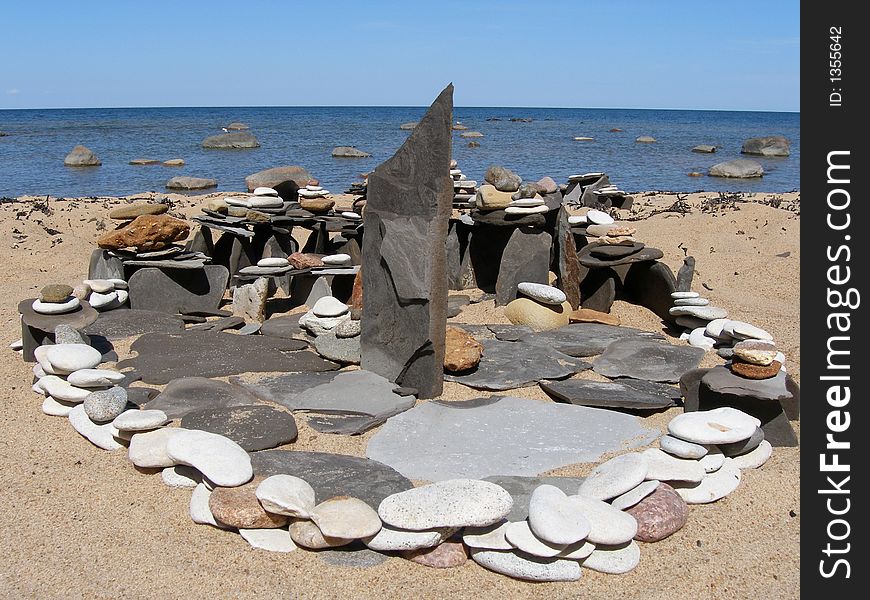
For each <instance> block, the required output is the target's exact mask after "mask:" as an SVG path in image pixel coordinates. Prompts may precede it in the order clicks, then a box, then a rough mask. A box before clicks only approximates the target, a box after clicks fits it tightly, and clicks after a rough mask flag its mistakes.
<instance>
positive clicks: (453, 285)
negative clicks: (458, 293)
mask: <svg viewBox="0 0 870 600" xmlns="http://www.w3.org/2000/svg"><path fill="white" fill-rule="evenodd" d="M461 226H462V225H461V223H460V222H459V221H453V220H451V221H450V225H449V228H448V230H447V263H446V264H447V285H448V286H449V288H450V289H451V290H461V289H462V288H461V287H460V284H459V279H460V276H461V273H462V244H461V242H460V240H459V231H458V230H459V228H460V227H461Z"/></svg>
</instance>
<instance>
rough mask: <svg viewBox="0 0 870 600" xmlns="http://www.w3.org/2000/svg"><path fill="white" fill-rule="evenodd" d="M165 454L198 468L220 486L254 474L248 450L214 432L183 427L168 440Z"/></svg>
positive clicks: (248, 478) (232, 485) (225, 485)
mask: <svg viewBox="0 0 870 600" xmlns="http://www.w3.org/2000/svg"><path fill="white" fill-rule="evenodd" d="M166 454H167V455H168V456H169V457H170V458H171V459H173V460H174V461H175V462H176V464H178V463H180V464H183V465H188V466H190V467H194V468H195V469H198V470H199V471H200V472H201V473H202V474H203V475H205V476H206V477H208V478H209V480H211V481H213V482H214V483H215V484H216V485H219V486H223V487H235V486H238V485H242V484H243V483H246V482H248V481H250V479H251V477H252V476H253V471H252V469H251V459H250V457H249V456H248V453H247V452H245V451H244V450H243V449H242V447H241V446H239V445H238V444H236V443H235V442H233V441H232V440H229V439H227V438H225V437H223V436H221V435H216V434H214V433H208V432H205V431H186V430H185V431H182V432H181V433H179V434H177V435H174V436H172V437H170V438H169V440H168V441H167V442H166Z"/></svg>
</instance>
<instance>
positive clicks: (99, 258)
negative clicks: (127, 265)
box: [88, 248, 124, 279]
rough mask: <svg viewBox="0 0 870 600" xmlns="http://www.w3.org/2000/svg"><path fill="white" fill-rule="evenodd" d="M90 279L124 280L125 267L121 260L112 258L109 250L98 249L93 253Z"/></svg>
mask: <svg viewBox="0 0 870 600" xmlns="http://www.w3.org/2000/svg"><path fill="white" fill-rule="evenodd" d="M88 279H124V265H123V264H122V263H121V259H120V258H118V257H116V256H112V255H111V254H109V251H108V250H102V249H101V248H97V249H96V250H94V251H93V252H91V261H90V264H89V265H88Z"/></svg>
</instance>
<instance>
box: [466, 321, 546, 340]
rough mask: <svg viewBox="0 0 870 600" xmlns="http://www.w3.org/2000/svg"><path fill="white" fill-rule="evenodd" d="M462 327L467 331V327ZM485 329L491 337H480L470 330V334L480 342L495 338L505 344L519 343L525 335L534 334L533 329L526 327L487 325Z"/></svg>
mask: <svg viewBox="0 0 870 600" xmlns="http://www.w3.org/2000/svg"><path fill="white" fill-rule="evenodd" d="M462 327H463V329H465V326H462ZM484 327H485V329H486V330H487V331H488V332H489V335H483V336H482V337H478V335H477V334H476V333H475V332H473V331H471V330H468V332H469V333H471V334H472V335H474V337H475V338H476V339H478V340H483V339H492V338H493V337H495V339H497V340H501V341H503V342H517V341H519V340H520V338H522V337H523V336H524V335H528V334H530V333H533V332H534V330H533V329H532V328H531V327H526V326H525V325H485V326H484ZM481 333H483V332H481Z"/></svg>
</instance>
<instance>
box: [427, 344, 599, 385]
mask: <svg viewBox="0 0 870 600" xmlns="http://www.w3.org/2000/svg"><path fill="white" fill-rule="evenodd" d="M481 343H482V344H483V356H482V357H481V359H480V364H479V365H478V366H477V369H475V370H474V371H473V372H471V373H468V374H465V375H445V376H444V379H445V380H446V381H455V382H456V383H461V384H462V385H467V386H469V387H473V388H476V389H479V390H510V389H514V388H520V387H526V386H529V385H533V384H535V383H537V382H538V381H540V380H542V379H562V378H564V377H569V376H571V375H573V374H574V373H579V372H580V371H585V370H586V369H588V368H590V366H591V365H590V364H589V363H587V362H584V361H582V360H580V359H579V358H574V357H572V356H568V355H567V354H562V353H561V352H557V351H556V350H554V349H552V348H548V347H545V346H535V345H532V344H527V343H524V342H502V341H500V340H482V341H481Z"/></svg>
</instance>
